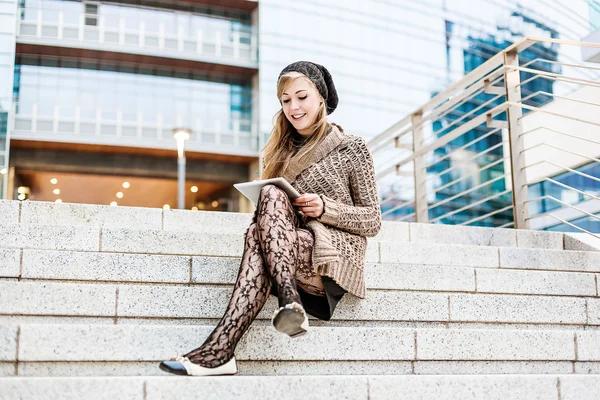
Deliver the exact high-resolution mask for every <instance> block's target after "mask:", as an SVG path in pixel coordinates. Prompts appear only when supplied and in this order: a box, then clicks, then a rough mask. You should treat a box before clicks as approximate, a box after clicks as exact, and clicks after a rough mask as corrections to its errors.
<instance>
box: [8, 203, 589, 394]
mask: <svg viewBox="0 0 600 400" xmlns="http://www.w3.org/2000/svg"><path fill="white" fill-rule="evenodd" d="M250 218H251V216H250V215H248V214H235V213H210V212H191V211H177V210H170V211H163V210H159V209H143V208H127V207H104V206H92V205H73V204H54V203H40V202H24V203H20V202H12V201H0V377H2V378H0V399H11V400H12V399H79V398H84V397H85V398H87V399H105V398H106V399H116V398H123V399H140V400H141V399H162V398H167V397H173V396H178V397H180V398H182V399H187V398H190V399H191V398H215V399H217V398H219V399H228V398H259V397H260V398H262V399H268V398H282V399H288V398H290V399H291V398H299V399H300V398H302V399H307V398H325V397H327V398H344V399H346V398H352V399H384V398H424V399H425V398H433V397H441V398H448V399H464V398H486V399H492V398H498V399H500V398H502V399H507V398H515V399H538V398H539V399H548V398H552V399H554V398H559V399H571V398H573V399H598V398H600V297H599V295H598V292H599V290H600V282H599V281H600V251H599V249H600V245H598V243H597V242H594V241H593V238H592V240H589V238H585V237H583V236H580V235H571V234H569V235H566V234H562V233H553V232H534V231H515V230H511V229H488V228H470V227H457V226H441V225H427V224H412V223H411V224H409V223H397V222H384V224H383V227H382V230H381V232H380V233H379V235H378V236H377V237H375V238H373V239H370V240H369V248H368V254H367V259H368V265H367V268H366V275H367V286H368V298H367V299H366V300H357V299H355V298H353V297H351V296H346V298H345V299H344V300H343V301H342V303H341V304H340V306H339V307H338V309H337V310H336V314H335V316H334V319H333V320H332V321H329V322H323V321H318V320H311V330H310V332H309V334H308V335H306V336H304V337H302V338H299V339H294V340H291V339H288V338H287V337H285V336H283V335H280V334H278V333H277V332H275V331H274V330H273V328H272V327H271V326H270V315H271V314H272V312H273V310H274V309H275V307H276V301H275V298H271V299H270V300H269V302H268V303H267V305H266V306H265V309H264V310H263V311H262V312H261V314H260V315H259V318H258V319H257V320H256V321H255V323H254V325H253V327H252V328H251V329H250V331H249V332H248V334H247V335H246V336H245V337H244V338H243V339H242V342H241V343H240V345H239V346H238V349H237V351H236V357H237V359H238V360H239V361H238V366H239V368H240V374H238V376H234V377H215V378H178V377H174V376H166V374H164V373H162V372H161V371H160V370H159V369H158V368H157V366H158V361H160V360H163V359H166V358H168V357H170V356H171V355H174V354H177V353H183V352H186V351H188V350H190V349H192V348H194V347H196V346H197V345H198V344H200V343H201V342H202V341H203V340H204V338H205V337H206V336H207V335H208V334H209V332H210V331H211V330H212V327H213V326H214V324H215V323H216V322H217V321H218V319H219V318H220V316H221V315H222V313H223V311H224V309H225V306H226V303H227V301H228V299H229V296H230V291H231V286H232V283H233V281H234V279H235V275H236V273H237V269H238V266H239V261H240V259H239V257H240V256H241V254H242V248H243V240H242V238H243V232H244V231H245V229H246V228H247V226H248V224H249V222H250ZM240 375H241V376H240Z"/></svg>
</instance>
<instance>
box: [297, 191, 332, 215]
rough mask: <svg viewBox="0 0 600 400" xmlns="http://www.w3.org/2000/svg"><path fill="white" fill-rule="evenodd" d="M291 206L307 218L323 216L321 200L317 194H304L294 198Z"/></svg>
mask: <svg viewBox="0 0 600 400" xmlns="http://www.w3.org/2000/svg"><path fill="white" fill-rule="evenodd" d="M292 204H293V205H294V206H295V207H298V210H299V211H302V212H303V213H304V215H306V216H307V217H313V218H319V217H320V216H321V215H323V211H324V210H323V200H321V197H320V196H319V195H318V194H314V193H304V194H302V195H301V196H300V197H297V198H295V199H294V202H293V203H292Z"/></svg>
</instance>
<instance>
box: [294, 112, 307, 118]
mask: <svg viewBox="0 0 600 400" xmlns="http://www.w3.org/2000/svg"><path fill="white" fill-rule="evenodd" d="M305 115H306V113H304V114H302V115H298V116H296V115H292V119H295V120H298V119H300V118H302V117H304V116H305Z"/></svg>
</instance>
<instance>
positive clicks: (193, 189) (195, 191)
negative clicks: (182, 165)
mask: <svg viewBox="0 0 600 400" xmlns="http://www.w3.org/2000/svg"><path fill="white" fill-rule="evenodd" d="M190 190H191V191H192V193H198V186H192V187H191V189H190Z"/></svg>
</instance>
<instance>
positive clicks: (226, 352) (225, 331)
mask: <svg viewBox="0 0 600 400" xmlns="http://www.w3.org/2000/svg"><path fill="white" fill-rule="evenodd" d="M313 244H314V238H313V236H312V234H311V233H310V232H309V231H308V230H306V229H303V228H301V227H300V224H299V219H298V216H297V215H296V212H295V210H294V208H293V206H292V203H291V201H290V200H289V198H288V197H287V195H286V194H285V193H284V192H283V191H282V190H280V189H278V188H277V187H275V186H273V185H267V186H265V187H263V189H262V190H261V193H260V197H259V201H258V204H257V209H256V212H255V214H254V218H253V221H252V223H251V224H250V226H249V227H248V230H247V231H246V235H245V245H244V253H243V255H242V262H241V264H240V269H239V272H238V276H237V280H236V282H235V285H234V289H233V293H232V295H231V299H230V300H229V304H228V306H227V309H226V311H225V314H224V315H223V317H222V318H221V320H220V321H219V323H218V324H217V326H216V327H215V329H214V330H213V332H212V333H211V334H210V335H209V336H208V338H207V339H206V341H205V342H204V343H203V344H202V345H201V346H200V347H198V348H197V349H195V350H192V351H191V352H189V353H187V354H185V357H188V358H189V359H190V361H191V362H193V363H195V364H198V365H201V366H203V367H208V368H213V367H217V366H219V365H222V364H224V363H225V362H227V361H229V359H231V357H233V354H234V350H235V347H236V346H237V344H238V342H239V340H240V339H241V338H242V336H243V335H244V333H245V332H246V330H247V329H248V327H249V326H250V324H251V323H252V321H254V319H255V318H256V316H257V315H258V313H259V312H260V310H261V309H262V307H263V306H264V304H265V302H266V301H267V298H268V297H269V294H270V292H271V285H276V288H277V295H278V300H279V306H280V307H282V306H284V305H286V304H289V303H291V302H293V301H295V302H297V303H299V304H302V303H301V301H300V295H299V294H298V287H300V288H301V289H302V290H304V291H305V292H307V293H310V294H313V295H317V296H324V295H325V291H324V287H323V281H322V279H321V276H320V275H319V274H317V273H316V272H314V271H313V269H312V263H311V257H312V248H313Z"/></svg>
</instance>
